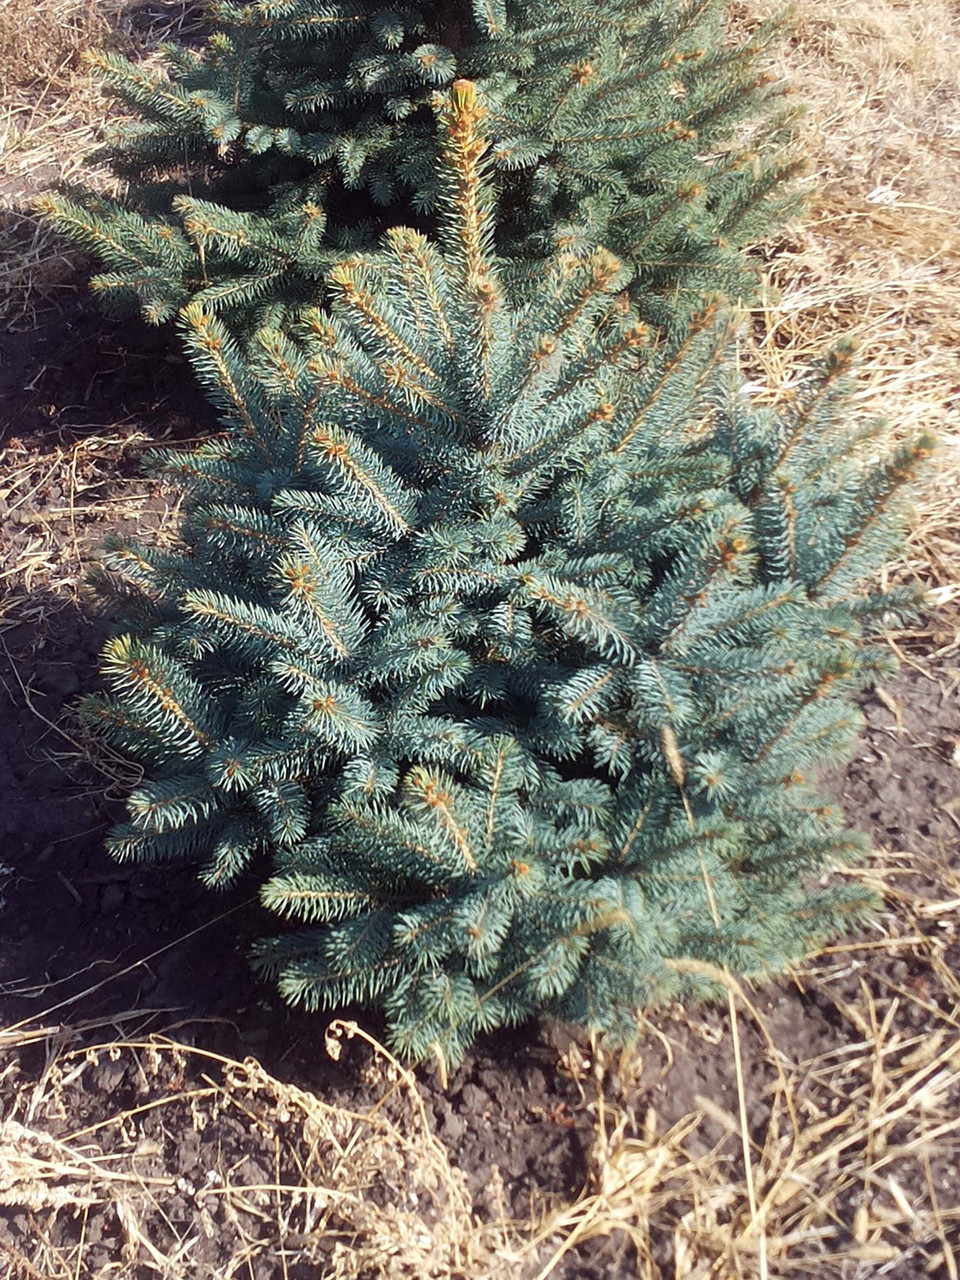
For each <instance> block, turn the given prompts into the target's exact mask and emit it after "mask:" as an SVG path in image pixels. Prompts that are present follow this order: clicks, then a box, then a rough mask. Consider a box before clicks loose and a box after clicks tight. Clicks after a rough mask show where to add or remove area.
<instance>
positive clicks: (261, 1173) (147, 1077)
mask: <svg viewBox="0 0 960 1280" xmlns="http://www.w3.org/2000/svg"><path fill="white" fill-rule="evenodd" d="M354 1035H364V1033H363V1032H361V1031H360V1030H359V1028H357V1027H356V1026H355V1025H354V1024H351V1023H335V1024H333V1025H332V1027H331V1028H330V1029H329V1031H328V1050H329V1051H331V1052H332V1053H334V1054H336V1053H338V1052H339V1049H340V1047H341V1045H342V1041H343V1039H344V1038H350V1037H353V1036H354ZM64 1040H65V1037H64V1036H62V1035H61V1036H60V1037H59V1038H58V1039H56V1040H52V1041H51V1042H50V1054H49V1056H48V1061H47V1065H46V1068H45V1070H44V1071H43V1074H42V1077H41V1078H40V1080H39V1081H36V1082H29V1083H28V1084H26V1085H24V1086H23V1087H22V1088H21V1089H20V1090H19V1091H18V1093H17V1096H16V1100H15V1102H14V1104H13V1106H12V1108H11V1110H10V1112H9V1113H8V1114H7V1115H6V1117H5V1118H4V1120H3V1122H2V1123H0V1205H3V1206H7V1207H10V1208H16V1209H18V1210H20V1211H21V1214H22V1215H23V1216H24V1218H25V1220H26V1222H27V1224H28V1230H27V1231H25V1232H24V1233H23V1234H22V1235H21V1237H20V1238H19V1239H18V1238H17V1236H16V1235H10V1234H6V1235H5V1236H4V1237H3V1238H2V1239H0V1254H5V1255H6V1262H7V1265H8V1266H9V1267H10V1268H12V1270H11V1271H10V1273H9V1274H12V1275H18V1276H19V1275H22V1276H30V1277H43V1280H60V1278H61V1277H63V1278H64V1280H67V1278H69V1280H96V1277H97V1276H99V1275H101V1274H102V1271H100V1270H99V1269H97V1270H91V1266H96V1265H97V1264H96V1261H95V1259H96V1258H97V1257H98V1254H97V1253H96V1251H94V1250H92V1249H91V1246H90V1243H89V1242H88V1237H89V1241H93V1240H96V1241H99V1240H100V1239H101V1234H102V1232H104V1231H107V1232H110V1231H111V1230H114V1231H115V1230H116V1227H117V1225H119V1229H120V1230H119V1237H120V1239H119V1243H118V1245H115V1246H113V1250H114V1253H113V1256H112V1257H111V1259H110V1264H109V1266H110V1274H111V1275H112V1276H115V1277H117V1280H124V1278H125V1277H130V1278H131V1280H132V1278H133V1277H134V1276H142V1275H157V1276H165V1277H167V1276H169V1277H186V1276H199V1275H211V1276H212V1275H216V1276H217V1278H218V1280H231V1278H232V1277H234V1276H237V1277H252V1276H255V1275H266V1274H267V1273H268V1272H269V1274H271V1275H273V1274H277V1275H284V1276H285V1275H287V1273H288V1269H289V1268H290V1267H293V1266H294V1265H296V1264H301V1266H302V1265H303V1264H309V1265H312V1266H317V1267H318V1268H319V1267H321V1266H322V1268H323V1269H322V1274H323V1275H325V1276H330V1277H331V1280H359V1277H360V1276H369V1275H378V1276H390V1277H395V1278H396V1280H401V1278H402V1277H404V1278H405V1277H409V1278H410V1280H414V1278H415V1277H435V1278H436V1280H452V1278H453V1277H455V1276H457V1277H459V1276H463V1275H466V1274H477V1273H478V1270H477V1269H478V1268H479V1267H481V1266H483V1259H482V1257H481V1256H480V1255H479V1254H478V1252H477V1247H478V1246H479V1245H480V1241H479V1240H478V1239H477V1238H476V1232H475V1230H474V1228H473V1222H472V1218H471V1212H470V1210H471V1206H470V1200H469V1196H468V1195H467V1192H466V1189H465V1186H464V1181H463V1178H462V1176H461V1175H460V1174H458V1173H457V1171H456V1170H455V1169H454V1168H453V1167H452V1166H451V1163H450V1159H449V1156H448V1153H447V1152H446V1150H445V1149H444V1148H443V1147H442V1145H441V1144H440V1143H439V1142H438V1141H437V1140H436V1138H435V1137H434V1136H433V1134H432V1132H431V1130H430V1127H429V1124H428V1121H427V1117H426V1114H425V1112H424V1110H423V1106H422V1103H421V1100H420V1097H419V1094H418V1092H417V1089H416V1086H415V1083H414V1081H413V1078H412V1077H411V1076H410V1074H409V1073H408V1072H406V1071H405V1070H404V1069H403V1068H402V1067H400V1066H399V1064H398V1063H397V1062H396V1061H395V1060H394V1059H393V1058H392V1056H391V1055H390V1054H389V1053H388V1052H387V1051H386V1050H385V1049H383V1048H382V1047H381V1046H379V1045H377V1044H376V1042H375V1041H371V1042H370V1043H371V1044H372V1045H373V1047H374V1049H375V1054H376V1057H375V1065H374V1068H373V1075H374V1077H375V1079H374V1085H375V1087H376V1088H380V1089H381V1094H380V1097H379V1098H378V1099H377V1100H376V1101H375V1102H374V1103H373V1104H372V1105H370V1106H369V1107H367V1108H366V1109H365V1110H363V1111H361V1112H353V1111H350V1110H348V1109H346V1108H344V1107H337V1106H331V1105H329V1104H327V1103H325V1102H323V1101H321V1099H319V1098H318V1097H316V1096H315V1095H314V1094H312V1093H307V1092H305V1091H304V1090H302V1089H298V1088H296V1087H295V1086H293V1085H290V1084H285V1083H283V1082H281V1081H279V1080H277V1079H275V1078H274V1077H272V1076H271V1075H269V1074H268V1073H267V1072H266V1071H264V1070H263V1068H262V1067H261V1066H260V1065H259V1064H258V1063H257V1062H256V1061H254V1060H253V1059H247V1060H246V1061H244V1062H236V1061H233V1060H230V1059H227V1058H223V1057H221V1056H219V1055H217V1054H214V1053H210V1052H207V1051H205V1050H201V1049H195V1048H192V1047H190V1046H188V1045H183V1044H178V1043H176V1042H175V1041H171V1040H168V1039H165V1038H164V1037H151V1038H148V1039H143V1040H136V1039H133V1040H123V1041H116V1040H111V1041H108V1042H105V1043H101V1044H93V1045H90V1046H88V1047H86V1048H83V1049H79V1050H72V1051H71V1050H68V1049H65V1048H64ZM101 1064H111V1065H112V1068H113V1072H114V1073H115V1074H114V1079H115V1078H117V1076H123V1075H124V1074H128V1076H129V1077H132V1079H133V1080H134V1081H135V1086H134V1087H135V1089H136V1091H137V1093H138V1094H139V1100H136V1101H132V1102H131V1103H130V1104H129V1105H127V1106H125V1107H124V1108H122V1109H120V1110H118V1111H117V1112H116V1114H113V1115H108V1116H107V1117H106V1118H105V1119H99V1120H96V1121H94V1122H93V1123H91V1124H88V1125H84V1126H82V1127H79V1128H71V1127H70V1125H71V1123H75V1120H73V1117H74V1116H75V1114H76V1113H75V1111H69V1110H65V1103H66V1102H67V1101H68V1100H71V1101H73V1102H74V1103H75V1100H76V1097H77V1094H78V1092H79V1091H82V1090H84V1089H89V1090H91V1091H93V1092H96V1090H97V1089H98V1088H99V1087H100V1085H99V1084H98V1081H97V1080H96V1079H93V1080H91V1079H90V1077H91V1076H93V1075H94V1073H95V1072H96V1071H97V1069H98V1068H100V1067H101ZM225 1116H226V1117H228V1118H230V1119H231V1120H233V1121H234V1126H233V1128H232V1136H233V1144H232V1145H229V1146H228V1149H227V1150H224V1147H225V1146H226V1145H227V1143H226V1140H227V1139H228V1138H229V1137H230V1136H231V1128H230V1127H229V1126H223V1125H222V1124H221V1123H220V1122H221V1120H222V1118H223V1117H225ZM236 1122H239V1124H240V1125H241V1126H242V1128H243V1130H246V1131H249V1133H250V1135H251V1139H253V1140H250V1141H249V1142H247V1143H246V1144H243V1143H241V1144H239V1146H238V1144H237V1141H236V1134H237V1129H236ZM190 1133H193V1134H195V1135H197V1139H196V1148H197V1149H198V1150H200V1151H201V1152H202V1153H203V1163H201V1164H200V1165H197V1166H195V1167H194V1169H193V1170H192V1171H191V1178H190V1179H189V1180H188V1179H187V1178H186V1177H184V1176H183V1174H179V1175H178V1174H177V1173H175V1172H171V1170H170V1168H169V1167H168V1165H167V1163H166V1161H165V1158H164V1153H165V1152H166V1153H169V1152H170V1151H171V1149H174V1150H175V1149H176V1146H177V1144H178V1142H182V1139H183V1135H185V1134H190ZM173 1135H176V1136H173ZM204 1135H206V1137H204ZM244 1147H245V1148H246V1149H244ZM250 1161H255V1163H253V1164H250V1163H249V1162H250ZM265 1166H266V1168H268V1169H269V1170H270V1172H269V1173H268V1174H266V1176H265ZM185 1204H186V1205H187V1206H189V1209H188V1214H187V1221H186V1222H184V1213H183V1207H184V1205H185ZM94 1227H96V1229H94ZM225 1231H229V1232H230V1235H231V1238H232V1239H233V1240H234V1241H235V1242H236V1243H235V1246H234V1248H233V1250H232V1254H231V1256H229V1257H223V1256H222V1255H221V1257H220V1259H219V1260H218V1262H217V1263H216V1264H212V1263H210V1262H209V1261H208V1257H209V1255H208V1254H205V1253H204V1247H205V1246H208V1245H209V1242H210V1241H212V1240H215V1237H216V1236H217V1234H218V1233H223V1232H225ZM481 1247H482V1246H481ZM99 1256H101V1257H102V1254H101V1255H99ZM300 1273H301V1274H302V1271H301V1272H300ZM318 1274H321V1272H320V1271H319V1270H318Z"/></svg>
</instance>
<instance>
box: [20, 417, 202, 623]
mask: <svg viewBox="0 0 960 1280" xmlns="http://www.w3.org/2000/svg"><path fill="white" fill-rule="evenodd" d="M155 443H156V442H155V441H154V440H152V439H150V438H149V437H148V436H146V435H144V434H143V432H139V431H132V430H131V431H127V432H124V431H122V430H120V429H118V428H114V429H113V430H112V431H111V432H110V433H109V434H98V435H89V436H86V437H84V438H83V439H80V440H74V441H70V442H65V443H58V442H56V441H54V442H52V443H50V444H49V445H47V446H45V447H32V446H29V445H27V444H24V442H22V441H21V440H19V439H18V438H12V439H10V440H9V441H8V442H7V444H6V446H5V447H4V448H2V449H0V511H2V516H3V519H2V525H0V560H2V568H0V631H2V630H5V629H6V628H8V627H10V626H15V625H19V624H21V623H29V624H31V625H32V626H34V627H36V628H37V630H38V632H40V633H42V632H43V626H42V622H43V615H44V614H45V613H46V612H48V611H51V610H56V609H57V608H61V607H63V606H64V605H67V604H77V603H78V602H79V600H80V596H81V589H82V586H83V582H84V579H85V577H86V574H87V572H88V571H89V567H90V564H91V561H92V560H93V558H94V557H95V554H96V550H97V548H98V546H99V544H100V542H101V540H102V538H103V536H104V533H105V532H106V531H107V530H111V531H117V530H121V529H131V528H135V529H137V530H138V531H139V532H140V533H142V534H144V535H149V536H150V538H151V539H153V540H159V541H160V542H163V541H164V540H167V541H169V540H170V539H171V538H172V537H173V535H174V531H175V528H176V525H177V521H178V513H179V506H178V502H176V501H173V500H171V501H170V502H168V501H167V500H166V498H165V497H164V495H163V492H162V490H161V489H160V487H159V486H158V485H157V484H156V483H155V482H153V481H151V480H148V479H144V478H141V477H140V476H138V475H137V474H136V471H137V459H138V457H139V455H140V454H141V453H142V452H143V450H144V449H146V448H149V447H151V446H152V445H154V444H155Z"/></svg>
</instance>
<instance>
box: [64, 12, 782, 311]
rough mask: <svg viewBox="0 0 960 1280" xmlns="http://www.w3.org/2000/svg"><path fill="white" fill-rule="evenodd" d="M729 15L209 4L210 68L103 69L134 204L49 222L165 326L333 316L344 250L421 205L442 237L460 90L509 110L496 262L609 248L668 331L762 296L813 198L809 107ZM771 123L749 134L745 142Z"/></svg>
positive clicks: (108, 295) (109, 291)
mask: <svg viewBox="0 0 960 1280" xmlns="http://www.w3.org/2000/svg"><path fill="white" fill-rule="evenodd" d="M724 8H725V5H724V4H723V3H721V0H645V2H643V3H638V0H565V2H564V3H563V4H559V5H558V4H556V3H552V2H551V0H516V2H515V3H511V4H508V5H506V6H504V5H503V4H502V3H501V2H500V0H483V3H478V4H477V5H476V8H475V10H470V9H469V7H466V6H463V5H462V4H457V3H453V2H452V0H424V2H423V3H422V4H421V5H420V6H419V7H417V8H414V9H408V8H406V7H399V8H396V9H393V8H390V7H388V6H385V5H384V4H383V3H382V0H357V2H356V3H351V4H349V5H341V4H338V3H333V2H331V0H256V2H255V3H250V4H234V3H226V2H225V0H216V2H213V3H209V4H208V5H207V14H208V17H209V19H210V22H211V25H212V27H213V34H212V35H211V36H210V39H209V41H208V43H207V44H206V46H205V47H204V48H203V49H200V50H194V49H190V48H184V47H179V46H173V45H171V46H166V47H165V48H164V50H163V52H164V58H165V66H164V68H163V69H160V70H158V69H156V68H154V67H152V66H150V67H147V66H144V65H141V64H138V63H133V62H131V61H129V60H127V59H125V58H122V57H120V56H118V55H116V54H106V53H105V54H102V55H98V56H97V58H96V59H95V65H96V66H97V69H98V70H99V72H100V74H101V76H102V78H103V80H104V82H105V84H106V85H107V87H108V88H109V89H110V90H111V91H112V92H113V93H115V94H116V95H117V96H119V98H120V99H121V100H122V102H123V103H124V105H125V106H126V107H127V109H128V110H130V111H131V112H132V113H133V114H134V116H135V119H134V120H132V121H131V122H129V123H127V124H126V125H124V126H123V127H122V128H121V129H120V130H119V131H118V135H117V137H116V138H115V140H114V145H113V146H112V148H110V150H109V152H108V154H109V156H110V158H111V160H112V163H113V165H114V167H115V169H116V171H117V172H118V173H119V175H120V176H121V177H123V178H124V179H127V180H129V182H130V183H131V187H130V193H129V197H128V199H127V200H125V201H124V202H123V203H116V202H114V201H110V200H106V199H103V198H93V197H90V198H86V199H83V198H80V199H67V198H65V197H62V196H48V197H45V198H44V200H43V201H42V202H41V207H42V208H43V209H44V211H45V212H46V213H47V215H48V216H49V217H50V218H51V220H52V221H53V223H54V224H55V225H56V226H57V227H58V228H59V229H60V230H61V231H62V232H64V233H65V234H66V235H68V236H70V237H72V238H73V239H74V240H76V241H78V242H79V243H81V244H83V245H84V246H86V247H88V248H89V249H91V250H92V251H93V252H94V254H95V255H96V256H97V257H98V258H99V259H100V260H101V261H102V263H103V264H104V268H105V269H104V271H103V272H102V273H101V274H100V275H98V276H97V277H95V279H94V282H93V283H94V287H95V288H96V289H97V291H98V292H99V293H100V294H101V296H102V297H103V298H104V299H105V300H106V301H109V302H112V303H113V304H114V305H116V306H119V307H122V308H130V307H131V306H133V307H139V308H140V309H141V311H142V313H143V315H144V316H145V317H146V318H147V319H149V320H151V321H161V320H166V319H169V318H171V317H173V316H174V315H175V314H176V312H177V310H178V308H180V307H182V306H183V305H185V304H186V303H187V302H188V301H190V300H196V301H199V302H201V303H202V304H203V305H204V306H205V307H207V308H211V309H214V310H218V311H221V312H229V313H230V314H231V315H232V316H233V317H234V319H235V320H239V321H242V322H243V324H244V325H245V326H249V325H253V327H257V326H259V325H260V324H263V323H268V324H271V325H277V324H280V323H282V321H283V319H284V317H285V315H286V314H287V313H288V312H289V309H290V308H291V307H294V308H295V307H297V306H299V305H303V304H304V303H313V304H316V303H319V302H321V301H322V280H323V277H324V275H325V273H326V272H327V271H328V270H329V268H330V267H331V266H332V265H334V264H335V262H336V261H337V259H338V257H339V256H340V255H341V254H342V253H343V251H344V249H348V250H349V249H355V248H370V247H373V246H374V245H375V243H376V239H377V236H378V235H379V234H380V232H381V231H382V230H384V229H385V228H386V227H388V226H390V225H394V224H397V223H400V224H407V223H409V221H410V214H411V210H412V209H415V210H418V211H419V213H420V214H421V215H422V221H421V229H424V230H429V229H431V227H432V211H433V210H434V209H435V205H436V197H437V180H436V171H437V156H436V150H437V145H436V130H435V125H434V112H433V111H432V110H431V102H432V99H433V97H434V95H435V94H436V92H437V91H438V90H441V89H446V88H448V87H449V85H450V84H451V83H452V82H453V80H454V78H455V77H456V75H458V74H459V75H466V76H469V77H472V78H474V79H475V80H478V81H479V82H480V83H481V84H482V85H483V88H484V93H485V99H486V101H487V105H488V108H489V111H490V115H489V119H488V129H489V133H490V138H491V149H490V157H491V163H492V164H493V165H494V166H495V168H496V171H497V175H498V183H497V193H496V194H497V199H498V201H499V216H498V220H497V231H496V234H497V240H498V251H499V252H500V254H501V255H502V256H505V257H508V258H513V257H517V256H519V257H520V258H521V259H531V258H543V257H544V256H548V255H549V254H550V253H552V252H553V251H554V249H555V247H556V242H557V239H558V237H567V238H572V239H574V240H577V241H579V242H580V243H582V244H603V245H605V246H606V247H607V248H608V249H610V250H611V251H612V252H615V253H617V254H618V255H620V256H622V257H624V258H625V259H626V260H628V261H629V262H630V264H631V265H632V267H633V271H632V274H631V286H630V287H631V289H632V290H633V291H634V295H635V302H636V303H637V305H638V306H640V307H641V308H642V310H643V313H644V316H645V318H646V319H647V320H648V321H651V322H652V323H655V324H658V325H659V324H661V323H666V322H668V321H669V319H670V317H672V316H675V315H676V313H677V311H678V310H683V311H684V312H685V314H687V315H689V314H692V313H693V311H695V310H697V309H698V308H699V307H700V306H701V305H702V303H703V299H704V297H705V296H706V295H710V294H715V293H717V292H725V293H726V294H727V295H728V296H730V297H737V296H738V295H740V294H743V293H746V292H749V291H750V290H751V288H752V287H753V277H752V273H751V271H750V270H749V269H748V267H747V264H746V262H745V260H744V258H743V256H742V254H741V252H740V251H741V248H742V246H743V245H744V244H745V243H747V242H750V241H754V240H757V239H759V238H760V237H761V236H762V235H763V234H764V233H765V232H766V231H767V230H768V229H769V227H770V226H771V225H772V224H773V223H775V222H776V220H777V219H778V218H779V216H780V215H781V214H782V213H783V211H784V209H785V208H786V207H788V206H789V205H790V203H791V200H792V194H791V192H790V188H789V187H788V186H785V185H784V182H783V179H784V178H786V177H789V176H790V175H791V174H793V173H794V172H795V171H796V170H797V168H798V167H799V163H798V160H797V158H796V156H793V155H791V154H790V152H789V146H788V144H789V139H790V126H791V122H792V120H793V117H794V115H795V108H794V107H793V106H792V105H791V104H790V103H789V101H788V100H787V99H786V98H785V96H784V90H783V88H782V86H778V85H776V84H771V83H769V77H768V76H765V75H764V74H763V73H761V72H760V71H758V68H757V59H758V56H759V55H760V54H761V53H762V51H763V49H764V46H765V42H766V40H767V38H768V33H767V31H766V30H761V31H758V32H757V33H756V38H755V40H754V42H753V43H752V44H750V45H743V44H741V45H740V46H733V45H732V44H729V43H727V42H725V39H724V30H723V11H724ZM745 125H749V126H750V128H748V129H745V128H744V126H745Z"/></svg>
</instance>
